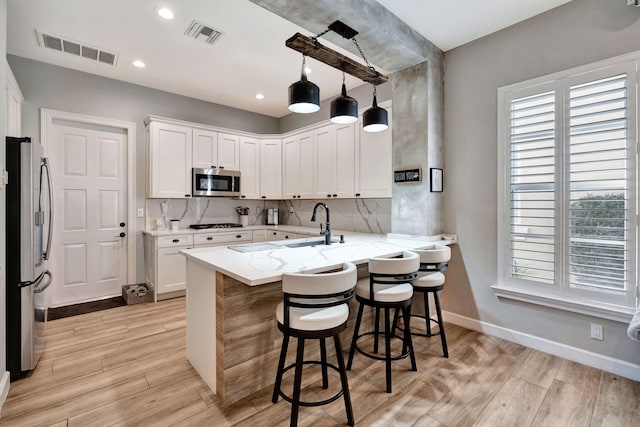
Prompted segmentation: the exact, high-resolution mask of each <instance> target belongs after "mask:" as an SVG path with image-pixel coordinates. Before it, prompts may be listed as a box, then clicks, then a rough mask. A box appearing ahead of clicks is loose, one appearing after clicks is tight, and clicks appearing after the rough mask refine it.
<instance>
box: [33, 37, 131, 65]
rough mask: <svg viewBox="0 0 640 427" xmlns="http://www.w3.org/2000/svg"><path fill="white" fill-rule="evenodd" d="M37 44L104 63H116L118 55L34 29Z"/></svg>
mask: <svg viewBox="0 0 640 427" xmlns="http://www.w3.org/2000/svg"><path fill="white" fill-rule="evenodd" d="M36 37H37V38H38V44H39V45H40V46H41V47H47V48H49V49H53V50H57V51H58V52H65V53H70V54H72V55H75V56H81V57H83V58H87V59H91V60H93V61H98V62H102V63H104V64H109V65H116V62H117V61H118V55H117V54H115V53H113V52H109V51H107V50H104V49H101V48H99V47H95V46H89V45H87V44H85V43H81V42H78V41H74V40H71V39H68V38H64V37H60V36H54V35H51V34H46V33H43V32H41V31H38V30H36Z"/></svg>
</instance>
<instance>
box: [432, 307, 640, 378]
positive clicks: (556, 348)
mask: <svg viewBox="0 0 640 427" xmlns="http://www.w3.org/2000/svg"><path fill="white" fill-rule="evenodd" d="M443 316H444V320H445V322H448V323H452V324H454V325H458V326H461V327H463V328H466V329H471V330H473V331H476V332H481V333H483V334H487V335H491V336H494V337H497V338H502V339H504V340H507V341H511V342H514V343H516V344H520V345H523V346H525V347H529V348H533V349H534V350H538V351H542V352H544V353H548V354H552V355H554V356H558V357H561V358H563V359H568V360H571V361H574V362H577V363H581V364H583V365H587V366H591V367H593V368H596V369H601V370H603V371H606V372H611V373H612V374H615V375H620V376H621V377H625V378H629V379H631V380H634V381H640V365H636V364H633V363H630V362H626V361H624V360H619V359H614V358H613V357H609V356H603V355H602V354H598V353H594V352H591V351H587V350H583V349H581V348H577V347H572V346H570V345H566V344H563V343H559V342H557V341H551V340H547V339H545V338H540V337H536V336H534V335H530V334H525V333H524V332H519V331H515V330H513V329H508V328H505V327H502V326H498V325H494V324H492V323H488V322H483V321H481V320H476V319H472V318H470V317H466V316H462V315H460V314H456V313H451V312H448V311H443Z"/></svg>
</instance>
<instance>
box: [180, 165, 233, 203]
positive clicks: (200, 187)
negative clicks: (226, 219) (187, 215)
mask: <svg viewBox="0 0 640 427" xmlns="http://www.w3.org/2000/svg"><path fill="white" fill-rule="evenodd" d="M192 183H193V189H192V193H191V195H192V196H193V197H216V196H218V197H220V196H229V197H231V196H240V171H230V170H225V169H220V168H214V169H201V168H193V179H192Z"/></svg>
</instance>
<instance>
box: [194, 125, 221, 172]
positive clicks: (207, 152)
mask: <svg viewBox="0 0 640 427" xmlns="http://www.w3.org/2000/svg"><path fill="white" fill-rule="evenodd" d="M217 165H218V133H217V132H211V131H208V130H203V129H194V130H193V167H194V168H202V169H210V168H212V167H214V166H217Z"/></svg>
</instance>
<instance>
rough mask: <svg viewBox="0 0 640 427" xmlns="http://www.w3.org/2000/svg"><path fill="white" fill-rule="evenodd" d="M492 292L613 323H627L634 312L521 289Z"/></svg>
mask: <svg viewBox="0 0 640 427" xmlns="http://www.w3.org/2000/svg"><path fill="white" fill-rule="evenodd" d="M491 288H492V289H493V292H494V293H495V294H496V296H497V297H498V298H504V299H510V300H516V301H523V302H527V303H530V304H536V305H541V306H544V307H551V308H556V309H558V310H564V311H569V312H572V313H580V314H585V315H587V316H593V317H598V318H602V319H608V320H613V321H615V322H621V323H627V324H628V323H629V322H631V318H632V317H633V313H634V310H633V309H631V308H625V307H619V306H614V305H608V304H603V303H600V304H590V303H588V302H585V301H580V300H576V299H572V298H568V297H558V296H551V295H544V294H536V293H532V292H528V291H523V290H521V289H514V288H507V287H502V286H492V287H491Z"/></svg>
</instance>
